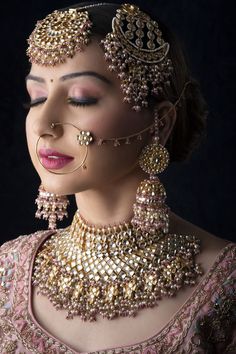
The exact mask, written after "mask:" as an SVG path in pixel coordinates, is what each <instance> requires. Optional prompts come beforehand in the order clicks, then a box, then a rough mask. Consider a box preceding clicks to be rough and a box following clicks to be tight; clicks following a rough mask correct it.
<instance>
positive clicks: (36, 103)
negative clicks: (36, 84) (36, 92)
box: [23, 97, 47, 109]
mask: <svg viewBox="0 0 236 354" xmlns="http://www.w3.org/2000/svg"><path fill="white" fill-rule="evenodd" d="M46 100H47V97H39V98H36V99H35V100H31V101H30V102H26V103H24V104H23V106H24V108H26V109H30V108H32V107H36V106H39V105H40V104H42V103H44V102H45V101H46Z"/></svg>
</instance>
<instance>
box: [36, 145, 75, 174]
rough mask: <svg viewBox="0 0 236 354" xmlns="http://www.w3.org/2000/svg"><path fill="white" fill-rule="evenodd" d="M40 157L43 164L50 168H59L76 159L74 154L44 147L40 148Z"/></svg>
mask: <svg viewBox="0 0 236 354" xmlns="http://www.w3.org/2000/svg"><path fill="white" fill-rule="evenodd" d="M39 157H40V159H41V163H42V165H43V166H44V167H45V168H46V169H49V170H59V169H61V168H63V167H65V166H66V165H68V164H69V163H70V162H71V161H73V160H74V158H73V157H72V156H68V155H65V154H62V153H60V152H58V151H56V150H52V149H43V148H42V149H40V150H39Z"/></svg>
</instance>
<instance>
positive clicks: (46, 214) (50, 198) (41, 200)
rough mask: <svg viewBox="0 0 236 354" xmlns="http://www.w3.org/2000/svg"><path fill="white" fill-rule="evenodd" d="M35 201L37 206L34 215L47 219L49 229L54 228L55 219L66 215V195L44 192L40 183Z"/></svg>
mask: <svg viewBox="0 0 236 354" xmlns="http://www.w3.org/2000/svg"><path fill="white" fill-rule="evenodd" d="M35 203H36V204H37V206H38V209H37V211H36V213H35V217H36V218H38V219H41V218H42V219H44V220H48V228H49V229H50V230H55V229H56V222H57V220H62V219H63V218H64V216H65V217H68V213H67V211H66V209H67V206H68V204H69V200H68V198H67V197H66V196H60V195H57V194H54V193H49V192H46V191H45V189H44V187H43V186H42V185H41V186H40V187H39V195H38V197H37V199H36V200H35Z"/></svg>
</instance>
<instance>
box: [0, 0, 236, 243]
mask: <svg viewBox="0 0 236 354" xmlns="http://www.w3.org/2000/svg"><path fill="white" fill-rule="evenodd" d="M108 2H109V1H108ZM113 2H119V1H113ZM136 3H138V4H139V5H140V6H141V7H142V9H146V10H149V12H152V11H154V10H155V11H156V12H157V13H158V16H159V18H160V19H162V20H163V21H164V22H165V23H166V24H167V25H168V26H169V27H170V28H171V29H172V30H173V31H174V32H175V33H177V35H178V37H179V38H180V40H181V42H182V43H183V45H184V47H185V48H186V51H187V53H188V56H189V60H190V63H191V68H192V72H193V76H195V77H196V78H197V79H198V80H199V81H200V83H201V86H202V91H203V93H204V96H205V98H206V100H207V102H208V105H209V110H210V115H209V118H208V133H207V139H206V140H205V141H204V142H203V143H202V144H201V147H200V148H199V149H198V150H197V151H196V152H195V153H194V154H193V156H192V159H191V161H190V162H188V163H181V164H180V163H176V164H172V165H171V166H170V167H169V168H168V170H167V172H165V173H164V175H163V177H162V181H163V183H164V185H165V187H166V190H167V194H168V204H169V206H170V207H171V208H172V210H173V211H174V212H176V213H177V214H179V215H180V216H182V217H184V218H186V219H187V220H189V221H191V222H193V223H194V224H197V225H199V226H200V227H202V228H204V229H206V230H208V231H210V232H212V233H213V234H215V235H217V236H220V237H222V238H226V239H228V240H235V219H236V215H235V184H236V182H235V169H234V165H235V119H236V117H235V86H236V85H235V49H234V48H235V43H236V41H235V35H236V33H235V10H236V6H235V2H234V0H232V1H229V0H228V1H227V0H226V1H222V0H214V1H213V0H193V1H189V0H155V1H145V2H144V1H139V2H136ZM71 4H72V3H71V0H69V1H66V0H64V1H63V0H50V3H49V2H46V1H45V2H43V1H29V0H25V1H24V2H23V1H17V0H14V1H11V2H6V1H4V2H1V5H0V35H1V37H0V38H1V39H0V45H1V51H0V53H1V54H0V61H1V62H0V78H1V83H0V89H1V96H0V119H1V124H0V171H1V172H0V176H1V183H0V205H1V208H0V212H1V213H0V215H1V219H0V220H1V242H4V241H5V240H7V239H12V238H15V237H16V236H18V235H20V234H25V233H31V232H33V231H35V230H38V229H39V228H46V223H43V222H41V221H40V222H39V221H37V220H35V219H34V213H35V205H34V200H35V197H36V194H37V188H38V185H39V182H40V181H39V178H38V176H37V174H36V172H35V171H34V169H33V167H32V165H31V162H30V159H29V156H28V152H27V147H26V139H25V131H24V120H25V115H26V111H24V109H23V107H22V103H23V102H24V101H25V100H26V99H27V96H26V93H25V88H24V77H25V75H26V74H27V70H28V69H29V67H28V64H27V60H26V56H25V49H26V38H27V37H28V36H29V34H30V33H31V31H32V30H33V27H34V24H35V22H36V20H38V19H41V18H44V17H45V15H47V14H48V13H49V12H51V11H52V10H54V9H58V8H61V7H65V6H69V5H71ZM71 203H72V204H71V207H70V211H71V213H70V215H71V216H70V218H69V220H67V222H66V224H68V223H69V222H70V220H71V217H72V215H73V210H75V205H74V203H73V200H72V201H71Z"/></svg>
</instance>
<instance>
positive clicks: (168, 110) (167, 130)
mask: <svg viewBox="0 0 236 354" xmlns="http://www.w3.org/2000/svg"><path fill="white" fill-rule="evenodd" d="M155 110H156V111H157V113H158V121H159V122H160V124H159V138H160V144H161V145H163V146H164V145H165V144H166V142H167V140H168V138H169V136H170V134H171V132H172V130H173V128H174V125H175V122H176V108H175V106H174V105H173V103H171V102H170V101H162V102H160V103H158V104H157V105H156V106H155Z"/></svg>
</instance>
